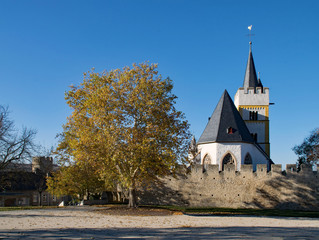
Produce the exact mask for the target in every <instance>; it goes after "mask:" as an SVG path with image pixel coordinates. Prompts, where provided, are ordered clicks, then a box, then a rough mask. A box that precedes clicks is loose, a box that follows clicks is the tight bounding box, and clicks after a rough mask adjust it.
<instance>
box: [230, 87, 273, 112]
mask: <svg viewBox="0 0 319 240" xmlns="http://www.w3.org/2000/svg"><path fill="white" fill-rule="evenodd" d="M234 103H235V106H236V107H237V108H238V106H243V105H258V106H262V105H266V106H268V105H269V88H264V90H263V93H262V92H261V88H260V87H257V88H256V93H255V91H254V88H248V93H245V90H244V88H239V89H238V90H237V92H236V94H235V99H234Z"/></svg>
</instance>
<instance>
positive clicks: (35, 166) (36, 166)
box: [32, 157, 53, 173]
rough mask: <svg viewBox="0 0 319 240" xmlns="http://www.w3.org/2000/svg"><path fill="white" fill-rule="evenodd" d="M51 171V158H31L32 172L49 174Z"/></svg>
mask: <svg viewBox="0 0 319 240" xmlns="http://www.w3.org/2000/svg"><path fill="white" fill-rule="evenodd" d="M52 169H53V158H52V157H33V158H32V172H36V171H37V170H40V171H41V172H42V173H49V172H51V171H52Z"/></svg>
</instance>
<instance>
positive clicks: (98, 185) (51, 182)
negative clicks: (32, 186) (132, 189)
mask: <svg viewBox="0 0 319 240" xmlns="http://www.w3.org/2000/svg"><path fill="white" fill-rule="evenodd" d="M83 163H85V162H83ZM86 163H87V165H86V166H83V165H82V166H81V165H78V164H76V163H73V164H72V165H69V166H62V167H61V168H60V169H59V170H58V171H56V172H53V173H52V174H51V176H49V177H48V178H47V186H48V189H47V190H48V191H49V192H50V193H52V194H54V195H57V196H63V195H70V196H73V197H79V198H80V199H83V198H84V196H86V197H87V199H90V196H91V195H93V194H99V193H101V192H102V191H103V190H104V189H105V187H104V186H105V184H104V182H103V180H102V179H101V178H100V177H99V175H98V174H97V173H96V172H97V171H96V169H94V167H93V166H91V165H89V162H86Z"/></svg>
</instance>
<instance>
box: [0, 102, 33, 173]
mask: <svg viewBox="0 0 319 240" xmlns="http://www.w3.org/2000/svg"><path fill="white" fill-rule="evenodd" d="M35 135H36V131H35V130H33V129H27V128H23V129H22V131H19V130H18V129H16V128H15V126H14V122H13V120H11V119H10V116H9V110H8V108H7V107H3V106H1V105H0V170H3V169H5V168H6V167H7V166H8V165H9V164H14V163H19V162H21V161H23V160H26V159H29V158H30V156H31V154H32V153H33V152H34V150H35V145H34V142H33V141H34V137H35Z"/></svg>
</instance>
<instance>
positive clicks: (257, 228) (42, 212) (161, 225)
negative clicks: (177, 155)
mask: <svg viewBox="0 0 319 240" xmlns="http://www.w3.org/2000/svg"><path fill="white" fill-rule="evenodd" d="M112 211H113V212H112ZM112 211H110V209H106V208H97V207H86V206H84V207H83V206H81V207H66V208H59V209H39V210H21V211H4V212H0V238H1V239H121V238H128V239H319V219H310V218H283V217H255V216H254V217H251V216H223V217H221V216H189V215H181V214H180V213H174V212H170V211H160V210H156V211H158V213H151V212H152V211H149V210H146V212H145V211H143V212H142V213H141V212H139V213H134V214H132V213H127V212H126V213H127V214H122V215H120V213H121V212H119V210H114V209H113V210H112Z"/></svg>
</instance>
